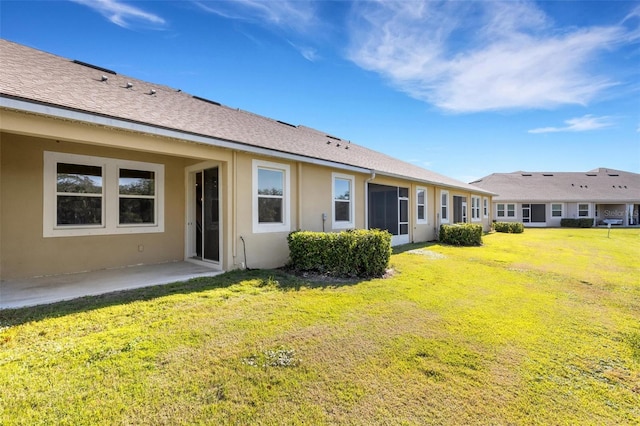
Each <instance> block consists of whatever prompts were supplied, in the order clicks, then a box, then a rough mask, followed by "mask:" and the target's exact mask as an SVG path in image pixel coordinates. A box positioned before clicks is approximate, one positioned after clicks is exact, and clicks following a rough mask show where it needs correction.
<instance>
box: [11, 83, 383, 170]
mask: <svg viewBox="0 0 640 426" xmlns="http://www.w3.org/2000/svg"><path fill="white" fill-rule="evenodd" d="M0 108H4V109H11V110H16V111H21V112H28V113H32V114H38V115H44V116H49V117H54V118H58V119H65V120H70V121H77V122H81V123H87V124H92V125H100V126H105V127H112V128H116V129H120V130H128V131H132V132H137V133H145V134H151V135H154V136H163V137H168V138H173V139H180V140H185V141H188V142H194V143H199V144H205V145H209V146H215V147H219V148H226V149H231V150H237V151H243V152H248V153H252V154H259V155H266V156H270V157H277V158H282V159H287V160H293V161H300V162H304V163H310V164H316V165H321V166H327V167H333V168H336V169H340V170H346V171H351V172H357V173H365V174H371V173H372V170H371V169H367V168H363V167H358V166H352V165H349V164H343V163H338V162H334V161H330V160H323V159H320V158H315V157H307V156H304V155H299V154H292V153H288V152H283V151H278V150H273V149H268V148H262V147H258V146H255V145H249V144H245V143H242V142H237V141H229V140H225V139H220V138H216V137H213V136H207V135H201V134H196V133H190V132H185V131H182V130H177V129H172V128H167V127H161V126H154V125H151V124H147V123H143V122H137V121H132V120H125V119H122V118H118V117H112V116H107V115H100V114H95V113H91V112H87V111H82V110H76V109H71V108H64V107H61V106H59V105H54V104H48V103H42V102H35V101H32V100H27V99H24V98H18V97H15V96H10V95H6V94H0Z"/></svg>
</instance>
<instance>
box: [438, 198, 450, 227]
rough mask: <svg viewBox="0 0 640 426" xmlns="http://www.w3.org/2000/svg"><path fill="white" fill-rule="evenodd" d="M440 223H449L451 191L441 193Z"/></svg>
mask: <svg viewBox="0 0 640 426" xmlns="http://www.w3.org/2000/svg"><path fill="white" fill-rule="evenodd" d="M440 221H441V222H442V223H449V191H441V192H440Z"/></svg>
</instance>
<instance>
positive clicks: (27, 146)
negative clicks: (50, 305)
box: [0, 133, 187, 279]
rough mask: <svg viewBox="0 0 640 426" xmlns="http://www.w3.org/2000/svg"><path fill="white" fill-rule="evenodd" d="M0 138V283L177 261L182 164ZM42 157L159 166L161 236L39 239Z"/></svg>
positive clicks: (173, 160)
mask: <svg viewBox="0 0 640 426" xmlns="http://www.w3.org/2000/svg"><path fill="white" fill-rule="evenodd" d="M1 137H2V146H1V148H2V154H1V155H0V158H1V160H2V163H1V164H2V167H1V172H0V175H1V178H0V179H1V180H2V192H1V197H0V198H2V216H1V218H0V219H1V222H0V229H1V233H2V241H3V250H2V253H1V258H0V264H1V265H2V279H11V278H20V277H33V276H40V275H50V274H61V273H69V272H78V271H83V270H95V269H103V268H110V267H119V266H126V265H135V264H140V263H145V264H152V263H161V262H168V261H175V260H181V259H183V257H184V254H183V253H184V243H183V241H184V201H183V200H184V167H185V165H186V162H187V160H184V159H179V158H175V157H167V156H161V155H154V154H148V153H142V152H135V151H123V150H119V149H112V148H105V147H95V146H93V147H91V146H87V145H80V144H75V143H70V142H62V141H54V140H47V139H41V138H33V137H28V136H21V135H13V134H7V133H2V135H1ZM44 151H56V152H65V153H73V154H82V155H93V156H99V157H110V158H119V159H127V160H134V161H145V162H153V163H161V164H164V165H165V232H163V233H147V234H125V235H103V236H83V237H52V238H43V230H42V226H43V224H42V214H43V152H44ZM140 246H142V251H139V250H140Z"/></svg>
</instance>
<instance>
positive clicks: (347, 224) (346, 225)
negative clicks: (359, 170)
mask: <svg viewBox="0 0 640 426" xmlns="http://www.w3.org/2000/svg"><path fill="white" fill-rule="evenodd" d="M336 179H341V180H346V181H349V188H350V189H349V201H348V202H349V220H348V221H347V220H336V201H338V200H336ZM355 188H356V178H355V176H353V175H345V174H342V173H331V213H332V214H331V227H332V228H333V229H354V228H355V219H354V217H355V211H356V209H355ZM340 201H341V202H346V201H344V200H340Z"/></svg>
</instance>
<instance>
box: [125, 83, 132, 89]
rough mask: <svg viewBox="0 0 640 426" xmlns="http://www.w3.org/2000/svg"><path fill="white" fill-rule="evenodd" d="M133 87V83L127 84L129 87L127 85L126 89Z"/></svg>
mask: <svg viewBox="0 0 640 426" xmlns="http://www.w3.org/2000/svg"><path fill="white" fill-rule="evenodd" d="M132 87H133V84H131V83H129V82H127V85H126V87H125V88H127V89H131V88H132Z"/></svg>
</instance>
